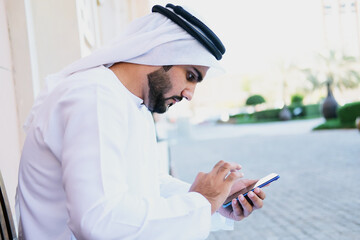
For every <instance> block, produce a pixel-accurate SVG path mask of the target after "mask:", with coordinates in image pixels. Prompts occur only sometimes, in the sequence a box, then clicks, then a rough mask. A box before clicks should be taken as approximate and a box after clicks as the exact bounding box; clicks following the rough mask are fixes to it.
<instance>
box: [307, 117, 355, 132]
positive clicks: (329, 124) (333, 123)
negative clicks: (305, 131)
mask: <svg viewBox="0 0 360 240" xmlns="http://www.w3.org/2000/svg"><path fill="white" fill-rule="evenodd" d="M342 128H355V123H341V122H340V120H339V119H338V118H336V119H330V120H327V121H326V122H324V123H322V124H320V125H319V126H317V127H315V128H314V129H313V130H324V129H342Z"/></svg>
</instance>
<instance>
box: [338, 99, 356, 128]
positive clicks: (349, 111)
mask: <svg viewBox="0 0 360 240" xmlns="http://www.w3.org/2000/svg"><path fill="white" fill-rule="evenodd" d="M338 117H339V119H340V122H341V123H344V124H347V123H349V124H354V125H355V120H356V118H357V117H360V102H353V103H348V104H345V105H344V106H342V107H340V108H339V109H338Z"/></svg>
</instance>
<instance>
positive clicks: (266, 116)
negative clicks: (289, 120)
mask: <svg viewBox="0 0 360 240" xmlns="http://www.w3.org/2000/svg"><path fill="white" fill-rule="evenodd" d="M280 111H281V109H269V110H264V111H260V112H254V113H253V115H254V117H255V119H257V120H279V113H280Z"/></svg>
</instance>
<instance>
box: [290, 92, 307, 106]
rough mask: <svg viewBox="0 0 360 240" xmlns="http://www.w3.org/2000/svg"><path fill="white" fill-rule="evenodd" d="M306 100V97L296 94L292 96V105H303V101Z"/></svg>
mask: <svg viewBox="0 0 360 240" xmlns="http://www.w3.org/2000/svg"><path fill="white" fill-rule="evenodd" d="M303 99H304V96H302V95H300V94H294V95H292V96H291V105H297V106H298V105H302V101H303Z"/></svg>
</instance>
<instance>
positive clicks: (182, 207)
mask: <svg viewBox="0 0 360 240" xmlns="http://www.w3.org/2000/svg"><path fill="white" fill-rule="evenodd" d="M109 91H111V90H109V89H104V87H99V86H96V87H91V88H90V89H87V90H86V91H84V90H73V91H70V93H67V95H66V97H64V98H63V99H62V100H61V101H59V103H58V105H57V106H56V108H55V109H54V110H53V114H52V116H51V119H52V120H50V122H51V123H50V125H49V127H50V128H51V124H55V123H56V124H57V127H58V128H59V129H61V131H60V130H59V131H58V132H57V133H55V134H54V132H52V134H51V136H50V135H48V136H47V138H48V142H51V139H54V138H56V139H60V140H59V142H56V141H55V142H52V143H51V144H50V148H51V145H52V147H56V148H58V145H59V144H62V149H61V157H60V161H61V168H62V181H63V187H64V191H65V195H66V205H67V210H68V214H69V220H68V227H69V228H70V229H71V231H72V233H73V234H74V235H75V237H76V238H77V239H78V240H80V239H88V240H91V239H103V240H107V239H135V238H136V239H160V240H161V239H179V236H181V238H180V239H205V238H206V237H207V236H208V234H209V231H210V225H211V224H210V221H211V206H210V204H209V202H208V201H207V200H206V199H205V198H204V197H203V196H202V195H200V194H198V193H189V192H183V193H181V194H176V195H172V196H169V197H167V198H165V197H158V198H146V197H142V196H138V195H132V194H131V193H130V191H129V187H128V185H127V183H126V179H125V176H126V161H131V159H125V157H124V154H123V151H124V149H125V148H126V136H127V134H130V133H127V127H126V126H127V124H129V123H128V122H126V117H125V116H124V114H119V112H120V113H121V111H123V110H122V109H121V108H122V107H125V106H122V105H123V103H121V102H120V103H119V102H117V101H116V100H118V99H116V98H115V99H114V97H111V96H112V93H111V92H109ZM59 119H60V120H59Z"/></svg>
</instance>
